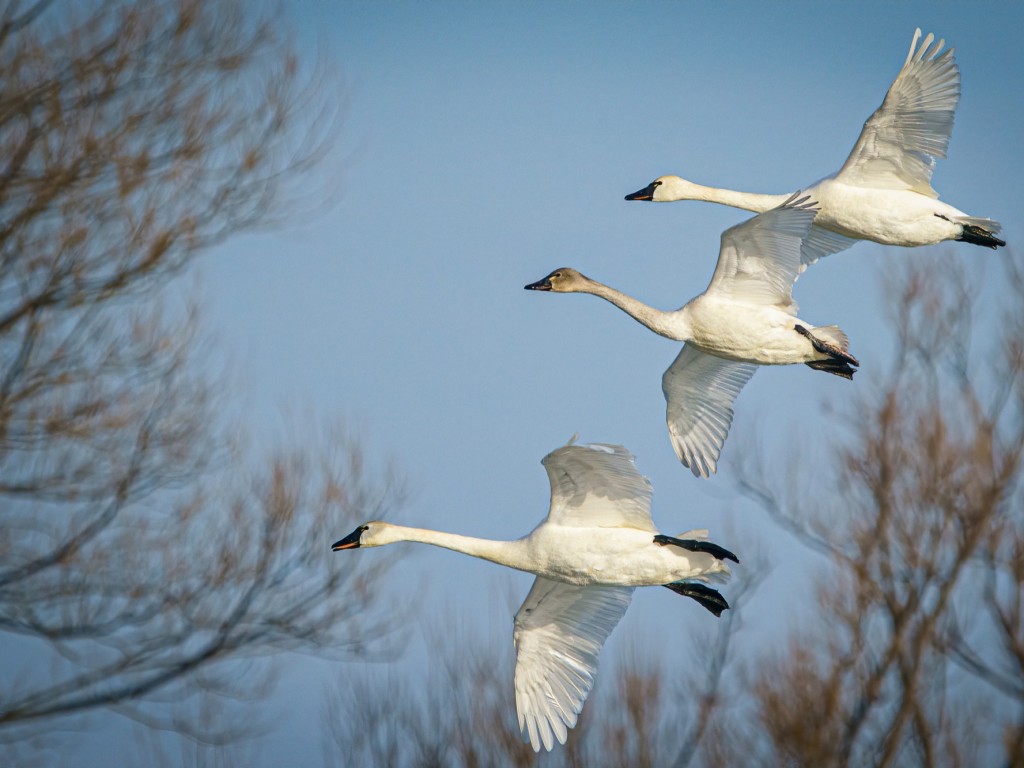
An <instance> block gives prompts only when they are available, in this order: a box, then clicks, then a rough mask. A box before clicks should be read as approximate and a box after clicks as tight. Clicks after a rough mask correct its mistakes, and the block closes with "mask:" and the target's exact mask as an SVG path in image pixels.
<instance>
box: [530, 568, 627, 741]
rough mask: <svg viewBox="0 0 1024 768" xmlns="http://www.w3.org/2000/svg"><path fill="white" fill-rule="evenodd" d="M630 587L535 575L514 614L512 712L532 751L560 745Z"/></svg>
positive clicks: (622, 611)
mask: <svg viewBox="0 0 1024 768" xmlns="http://www.w3.org/2000/svg"><path fill="white" fill-rule="evenodd" d="M632 596H633V587H615V586H588V587H578V586H574V585H572V584H564V583H562V582H560V581H553V580H551V579H546V578H544V577H543V576H538V577H537V579H536V580H535V581H534V582H533V588H532V589H531V590H530V594H528V595H527V596H526V600H524V601H523V604H522V606H521V607H520V608H519V611H518V612H517V613H516V618H515V629H514V631H513V635H512V637H513V640H514V642H515V646H516V674H515V687H516V712H517V713H518V714H519V728H520V730H522V731H523V733H524V735H526V736H528V737H529V739H530V744H531V745H532V746H533V748H534V750H535V751H538V752H539V751H540V748H541V745H543V746H544V749H547V750H550V749H551V748H552V747H553V746H554V744H555V740H556V739H557V741H558V742H559V743H560V744H564V743H565V739H566V736H567V735H568V730H569V729H570V728H572V727H573V726H574V725H576V718H577V716H578V715H579V713H580V710H582V709H583V702H584V701H586V699H587V694H589V693H590V689H591V688H593V687H594V676H595V675H596V673H597V659H598V654H600V652H601V646H602V645H604V641H605V640H606V639H608V635H609V634H611V631H612V630H613V629H615V625H616V624H618V623H619V619H621V618H622V616H623V614H625V612H626V609H627V608H628V607H629V601H630V599H631V598H632Z"/></svg>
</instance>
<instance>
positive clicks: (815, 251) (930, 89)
mask: <svg viewBox="0 0 1024 768" xmlns="http://www.w3.org/2000/svg"><path fill="white" fill-rule="evenodd" d="M920 39H921V30H920V29H918V30H916V31H915V33H914V39H913V40H912V41H911V43H910V52H909V53H908V54H907V60H906V62H905V63H904V65H903V68H902V69H901V70H900V72H899V74H898V75H897V76H896V80H895V81H893V84H892V86H890V88H889V91H888V93H887V94H886V96H885V100H884V101H883V102H882V105H881V106H880V107H879V108H878V109H876V110H875V112H874V114H872V115H871V117H869V118H868V119H867V121H866V122H865V123H864V129H863V130H862V131H861V134H860V137H859V138H858V139H857V143H856V144H855V145H854V147H853V151H852V152H850V156H849V157H848V158H847V160H846V162H845V163H844V164H843V167H842V168H840V169H839V171H838V172H836V173H835V174H833V175H831V176H828V177H826V178H824V179H822V180H821V181H819V182H817V183H815V184H813V185H811V186H809V187H806V188H805V189H804V193H805V194H808V195H810V196H811V198H812V199H814V200H816V201H817V202H818V206H819V208H820V211H819V213H818V218H817V219H816V220H815V222H814V227H813V229H812V230H811V237H810V238H809V239H808V240H807V241H806V242H805V248H804V253H803V255H802V263H803V264H804V265H805V266H806V265H808V264H812V263H814V262H815V261H817V260H818V259H819V258H821V257H822V256H827V255H829V254H830V253H836V252H837V251H841V250H843V249H845V248H848V247H850V246H851V245H853V243H854V242H855V241H856V240H873V241H875V242H876V243H883V244H885V245H903V246H917V245H931V244H934V243H939V242H942V241H944V240H963V241H965V242H970V243H974V244H976V245H984V246H987V247H990V248H995V247H997V246H1001V245H1006V243H1005V242H1003V241H1002V240H1000V239H999V238H997V237H995V236H994V235H995V234H996V233H998V232H999V230H1000V225H999V222H997V221H993V220H992V219H985V218H978V217H974V216H968V215H967V214H965V213H964V212H963V211H961V210H959V209H957V208H954V207H953V206H951V205H947V204H946V203H942V202H939V200H938V197H939V195H938V193H937V192H936V191H935V190H934V189H932V186H931V178H932V171H933V170H934V169H935V159H936V158H944V157H945V156H946V150H947V148H948V146H949V137H950V134H951V133H952V131H953V115H954V113H955V112H956V107H957V102H958V101H959V99H960V70H959V68H958V67H957V64H956V61H955V60H954V58H953V49H952V48H951V49H949V50H947V51H945V52H943V51H942V48H943V45H944V44H945V41H944V40H939V41H938V42H937V43H935V44H934V45H933V44H932V43H933V42H934V40H935V37H934V35H931V34H929V35H928V36H927V37H925V39H924V41H923V42H922V43H921V45H920V46H918V41H919V40H920ZM786 197H787V195H785V194H782V195H771V194H768V195H766V194H757V193H751V192H737V191H734V190H729V189H719V188H716V187H705V186H703V185H700V184H694V183H693V182H690V181H687V180H685V179H682V178H680V177H678V176H661V177H659V178H657V179H655V180H654V181H653V182H651V183H650V184H649V185H647V186H646V187H645V188H644V189H641V190H639V191H637V192H634V193H632V194H630V195H626V199H627V200H647V201H653V202H673V201H676V200H704V201H707V202H713V203H721V204H723V205H730V206H734V207H737V208H743V209H745V210H748V211H755V212H757V213H761V212H764V211H767V210H770V209H771V208H774V207H775V206H777V205H779V204H780V203H781V202H782V201H783V200H785V199H786Z"/></svg>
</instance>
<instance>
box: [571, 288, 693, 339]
mask: <svg viewBox="0 0 1024 768" xmlns="http://www.w3.org/2000/svg"><path fill="white" fill-rule="evenodd" d="M579 292H580V293H592V294H593V295H594V296H600V297H601V298H602V299H604V300H605V301H610V302H611V303H612V304H614V305H615V306H616V307H618V308H619V309H621V310H622V311H623V312H625V313H626V314H627V315H629V316H630V317H632V318H633V319H634V320H636V321H637V322H638V323H642V324H643V325H646V326H647V327H648V328H650V329H651V330H652V331H654V332H655V333H657V334H660V335H661V336H665V337H667V338H670V339H674V340H676V341H686V340H688V339H689V338H690V324H689V322H688V321H687V319H686V312H685V309H686V308H685V307H684V308H683V309H677V310H675V311H674V312H663V311H662V310H660V309H655V308H654V307H650V306H648V305H647V304H644V303H643V302H642V301H639V300H637V299H634V298H633V297H632V296H627V295H626V294H624V293H623V292H622V291H617V290H615V289H614V288H612V287H610V286H607V285H605V284H604V283H599V282H597V281H596V280H590V279H589V278H588V279H587V284H586V287H585V288H581V289H579Z"/></svg>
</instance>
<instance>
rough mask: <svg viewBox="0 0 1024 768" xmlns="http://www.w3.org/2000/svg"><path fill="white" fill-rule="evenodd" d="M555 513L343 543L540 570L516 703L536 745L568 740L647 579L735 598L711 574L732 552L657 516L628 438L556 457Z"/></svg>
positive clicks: (712, 597)
mask: <svg viewBox="0 0 1024 768" xmlns="http://www.w3.org/2000/svg"><path fill="white" fill-rule="evenodd" d="M542 463H543V464H544V468H545V469H546V470H547V472H548V479H549V480H550V481H551V507H550V509H549V510H548V516H547V518H546V519H545V520H543V521H541V523H540V525H538V526H537V527H536V528H534V529H533V531H531V532H530V533H529V534H527V535H526V536H524V537H523V538H521V539H516V540H515V541H492V540H489V539H477V538H472V537H470V536H459V535H456V534H452V533H442V532H440V531H433V530H427V529H423V528H407V527H405V526H400V525H392V524H391V523H383V522H370V523H366V524H364V525H360V526H359V527H358V528H356V529H355V530H354V531H353V532H352V533H350V534H349V535H348V536H346V537H345V538H343V539H341V540H340V541H337V542H335V543H334V544H333V545H332V546H331V549H332V550H334V551H338V550H342V549H354V548H356V547H379V546H382V545H384V544H394V543H395V542H399V541H417V542H420V543H422V544H433V545H434V546H436V547H444V548H445V549H451V550H454V551H455V552H463V553H465V554H467V555H472V556H473V557H479V558H481V559H483V560H490V561H491V562H494V563H498V564H499V565H507V566H509V567H510V568H516V569H518V570H520V571H527V572H529V573H534V574H536V575H537V579H536V580H535V581H534V583H533V588H532V589H531V590H530V593H529V594H528V595H527V596H526V600H525V601H524V602H523V604H522V606H521V607H520V608H519V611H518V613H516V617H515V627H514V631H513V635H512V638H513V642H514V643H515V648H516V671H515V689H516V710H517V711H518V713H519V727H520V730H522V731H523V733H524V735H525V736H528V738H529V740H530V744H531V745H532V746H533V749H534V750H535V751H540V748H541V746H542V745H543V747H544V749H547V750H550V749H551V748H552V747H553V746H554V743H555V740H556V739H557V740H558V742H559V743H561V744H564V743H565V739H566V736H567V735H568V729H569V728H572V727H573V726H574V725H576V718H577V715H579V713H580V711H581V710H582V708H583V702H584V701H585V700H586V698H587V694H588V693H590V689H591V687H593V685H594V676H595V674H596V673H597V658H598V654H599V653H600V651H601V646H602V645H603V644H604V641H605V640H606V639H607V638H608V635H609V634H611V631H612V630H613V629H614V628H615V625H616V624H618V623H619V619H621V618H622V615H623V614H624V613H625V612H626V608H628V607H629V601H630V598H631V597H632V596H633V589H634V588H635V587H644V586H656V585H660V586H665V587H668V588H669V589H671V590H672V591H673V592H676V593H678V594H680V595H685V596H686V597H691V598H693V599H694V600H696V601H697V602H698V603H700V604H701V605H702V606H704V607H705V608H707V609H708V610H709V611H711V612H712V613H713V614H715V615H716V616H718V615H720V614H721V613H722V611H723V610H725V609H726V608H728V607H729V604H728V603H727V602H726V601H725V598H723V597H722V595H720V594H719V593H718V592H717V591H716V590H714V589H712V588H711V587H708V586H706V585H705V584H703V583H701V582H712V581H714V582H723V581H725V580H726V579H727V578H728V576H729V568H728V566H727V565H726V563H724V562H723V561H724V560H732V561H734V562H737V563H738V562H739V560H737V559H736V556H735V555H734V554H732V552H729V551H728V550H727V549H725V548H723V547H720V546H718V545H717V544H712V543H711V542H709V541H707V540H706V538H707V531H706V530H694V531H688V532H686V533H682V534H680V535H679V537H678V538H673V537H671V536H663V535H662V534H660V533H658V529H657V528H655V527H654V523H653V522H652V521H651V484H650V482H649V481H648V480H647V478H646V477H644V476H643V475H641V474H640V472H639V471H638V470H637V468H636V466H635V464H634V459H633V455H632V454H631V453H629V451H627V450H626V449H625V448H623V447H622V446H620V445H604V444H600V443H597V444H591V445H573V444H572V442H570V443H569V445H566V446H564V447H562V448H559V449H558V450H556V451H553V452H552V453H549V454H548V455H547V456H545V457H544V459H543V461H542Z"/></svg>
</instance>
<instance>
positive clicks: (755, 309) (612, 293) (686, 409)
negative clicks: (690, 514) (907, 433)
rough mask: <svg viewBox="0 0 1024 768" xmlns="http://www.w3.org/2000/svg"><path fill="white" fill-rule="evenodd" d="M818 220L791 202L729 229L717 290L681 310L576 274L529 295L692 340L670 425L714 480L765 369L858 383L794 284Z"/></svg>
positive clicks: (688, 462)
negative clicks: (605, 309)
mask: <svg viewBox="0 0 1024 768" xmlns="http://www.w3.org/2000/svg"><path fill="white" fill-rule="evenodd" d="M798 194H799V193H798ZM814 215H815V208H814V204H813V203H811V202H808V200H807V198H806V197H802V198H799V199H798V198H797V196H796V195H793V196H792V197H790V198H789V199H788V200H786V201H785V202H784V203H783V204H782V205H781V206H779V207H778V208H774V209H772V210H770V211H768V212H767V213H762V214H760V215H759V216H755V217H754V218H752V219H750V220H748V221H746V222H744V223H742V224H738V225H737V226H735V227H732V228H731V229H727V230H726V231H725V232H723V233H722V242H721V247H720V249H719V253H718V265H717V267H716V268H715V272H714V275H713V276H712V278H711V284H710V285H709V286H708V288H707V290H706V291H704V293H702V294H701V295H700V296H697V297H696V298H694V299H692V300H691V301H690V302H689V303H687V304H686V305H685V306H683V307H682V308H681V309H677V310H675V311H674V312H663V311H661V310H658V309H654V308H652V307H649V306H647V305H646V304H644V303H643V302H640V301H638V300H636V299H634V298H632V297H630V296H627V295H626V294H624V293H622V292H621V291H617V290H615V289H614V288H610V287H608V286H607V285H604V284H602V283H599V282H597V281H596V280H591V279H590V278H588V277H586V276H584V275H582V274H580V273H579V272H577V271H576V270H575V269H570V268H568V267H562V268H561V269H556V270H555V271H554V272H551V273H550V274H549V275H547V277H544V278H543V279H541V280H538V281H537V282H535V283H530V284H529V285H527V286H525V288H526V289H527V290H533V291H554V292H557V293H590V294H593V295H594V296H600V297H601V298H602V299H605V300H607V301H610V302H611V303H612V304H614V305H615V306H617V307H618V308H619V309H621V310H623V311H624V312H626V313H627V314H628V315H630V316H631V317H632V318H633V319H634V320H637V321H638V322H640V323H642V324H643V325H645V326H647V327H648V328H650V329H651V330H652V331H654V332H655V333H658V334H660V335H662V336H665V337H667V338H669V339H674V340H676V341H683V342H686V344H685V345H684V346H683V349H682V351H680V353H679V355H678V357H676V359H675V361H674V362H673V363H672V365H670V366H669V368H668V370H667V371H665V373H664V375H663V376H662V380H661V386H662V391H663V392H664V394H665V400H666V401H667V409H666V419H667V421H668V431H669V437H670V438H671V440H672V447H673V448H674V449H675V452H676V456H677V457H678V459H679V461H681V462H682V463H683V465H684V466H687V467H689V468H690V470H691V471H692V472H693V474H694V475H696V476H697V477H708V476H709V475H710V474H712V473H714V472H715V471H716V470H717V467H718V457H719V455H720V454H721V450H722V445H723V444H724V443H725V438H726V436H727V435H728V433H729V426H730V425H731V424H732V417H733V402H734V401H735V399H736V397H737V396H738V395H739V393H740V390H741V389H743V386H744V385H745V384H746V383H747V382H748V381H749V380H750V377H751V376H753V375H754V371H756V370H757V366H759V365H790V364H794V363H805V364H806V365H808V366H810V367H811V368H814V369H816V370H820V371H827V372H828V373H833V374H835V375H837V376H842V377H844V378H847V379H852V378H853V374H854V373H855V370H854V368H853V366H857V365H859V364H860V363H858V362H857V358H855V357H853V356H852V355H851V354H850V353H849V351H848V346H849V341H848V340H847V338H846V334H845V333H843V332H842V331H841V330H840V329H839V327H838V326H835V325H828V326H823V327H822V326H819V327H815V326H813V325H811V324H810V323H808V322H805V321H803V320H801V319H799V318H798V317H797V316H796V312H797V305H796V303H795V302H794V301H793V295H792V290H793V283H794V282H795V281H796V278H797V275H798V273H799V271H800V258H801V256H800V254H801V248H802V245H803V243H804V241H805V240H804V239H805V238H806V237H807V233H808V230H809V229H810V227H811V222H812V221H813V220H814Z"/></svg>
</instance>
